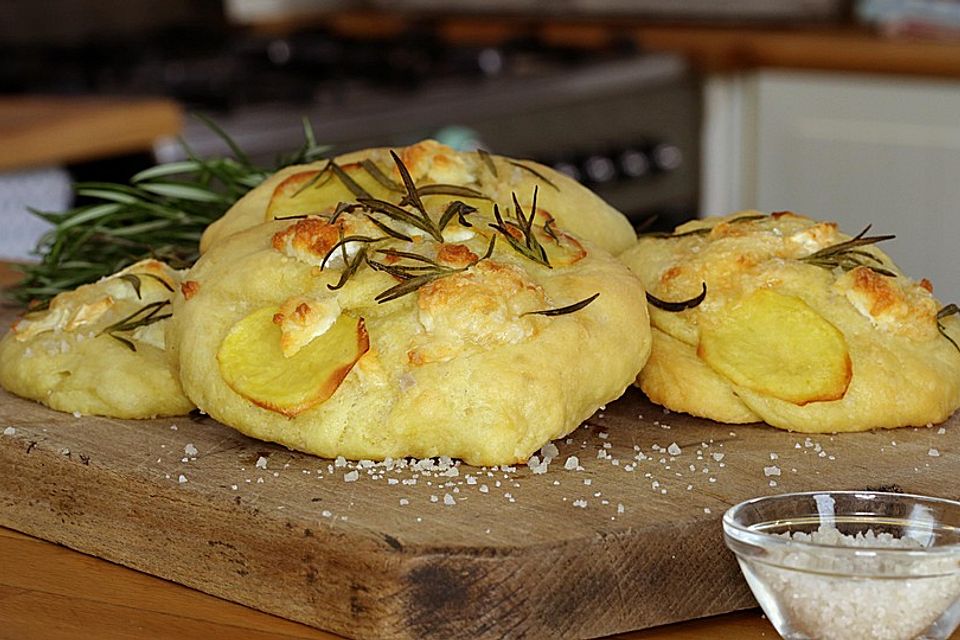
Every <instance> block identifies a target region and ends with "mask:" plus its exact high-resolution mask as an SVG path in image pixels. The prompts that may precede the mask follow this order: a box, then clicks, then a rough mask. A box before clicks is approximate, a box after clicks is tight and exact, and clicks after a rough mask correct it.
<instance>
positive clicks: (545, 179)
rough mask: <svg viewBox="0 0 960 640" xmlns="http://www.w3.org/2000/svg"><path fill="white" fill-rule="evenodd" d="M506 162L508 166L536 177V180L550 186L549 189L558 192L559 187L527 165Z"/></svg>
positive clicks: (513, 161) (514, 161)
mask: <svg viewBox="0 0 960 640" xmlns="http://www.w3.org/2000/svg"><path fill="white" fill-rule="evenodd" d="M507 162H509V163H510V164H512V165H513V166H515V167H519V168H520V169H523V170H524V171H526V172H528V173H531V174H533V175H534V176H536V177H537V178H539V179H541V180H543V181H544V182H546V183H547V184H548V185H550V186H551V187H553V188H554V189H556V190H557V191H560V187H558V186H557V185H556V184H554V183H553V182H551V181H550V179H549V178H547V177H546V176H545V175H543V174H542V173H540V172H539V171H537V170H536V169H534V168H533V167H528V166H527V165H525V164H523V163H522V162H517V161H516V160H507Z"/></svg>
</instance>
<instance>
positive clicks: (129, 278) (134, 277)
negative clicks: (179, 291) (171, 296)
mask: <svg viewBox="0 0 960 640" xmlns="http://www.w3.org/2000/svg"><path fill="white" fill-rule="evenodd" d="M141 276H143V277H146V278H151V279H153V280H156V281H157V282H159V283H160V284H162V285H163V288H164V289H166V290H167V291H169V292H170V293H173V287H171V286H170V284H169V283H168V282H167V281H166V280H164V279H163V278H161V277H160V276H158V275H154V274H152V273H125V274H123V275H122V276H119V277H120V279H121V280H124V281H126V282H129V283H130V286H131V287H133V290H134V292H136V294H137V300H143V296H141V295H140V286H141V280H140V277H141Z"/></svg>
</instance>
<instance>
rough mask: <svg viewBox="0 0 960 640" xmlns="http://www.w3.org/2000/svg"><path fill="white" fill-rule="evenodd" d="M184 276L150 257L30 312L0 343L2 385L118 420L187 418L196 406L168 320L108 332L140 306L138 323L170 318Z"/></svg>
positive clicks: (53, 403)
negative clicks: (172, 347) (180, 372)
mask: <svg viewBox="0 0 960 640" xmlns="http://www.w3.org/2000/svg"><path fill="white" fill-rule="evenodd" d="M180 275H181V272H178V271H175V270H173V269H171V268H170V267H168V266H167V265H166V264H164V263H162V262H159V261H157V260H143V261H141V262H138V263H136V264H134V265H131V266H130V267H127V268H126V269H124V270H122V271H120V272H118V273H116V274H114V275H111V276H108V277H106V278H103V279H102V280H100V281H99V282H96V283H93V284H88V285H84V286H81V287H79V288H77V289H75V290H73V291H68V292H65V293H61V294H60V295H58V296H56V297H55V298H54V299H53V300H52V301H51V303H50V306H49V308H48V309H47V310H44V311H38V312H33V313H27V314H26V315H25V316H24V317H23V318H21V319H20V320H18V321H17V322H16V323H15V324H14V326H13V328H12V329H11V331H10V332H9V333H7V335H6V336H4V338H3V339H2V340H0V385H2V386H3V387H4V388H5V389H7V390H8V391H10V392H11V393H15V394H17V395H19V396H23V397H25V398H30V399H32V400H36V401H37V402H41V403H43V404H45V405H47V406H49V407H51V408H53V409H58V410H60V411H68V412H78V413H81V414H93V415H104V416H111V417H115V418H152V417H156V416H165V415H180V414H184V413H188V412H189V411H190V410H191V409H192V408H193V404H192V403H191V402H190V401H189V400H188V399H187V397H186V396H185V395H184V394H183V390H182V389H181V388H180V382H179V380H178V378H177V376H176V374H175V371H174V369H173V367H172V366H171V364H170V361H169V360H168V358H167V356H166V354H165V352H164V324H166V322H167V320H163V319H161V320H159V321H156V322H141V323H140V324H143V326H140V327H137V328H134V329H131V330H118V331H111V330H109V329H108V328H109V327H110V326H112V325H115V324H116V323H118V322H120V321H122V320H123V319H124V318H129V317H130V316H131V315H132V314H135V313H137V312H138V311H139V310H141V309H146V311H144V312H143V313H140V314H139V315H137V316H135V317H134V318H133V319H132V320H131V322H136V321H137V320H138V319H139V320H143V319H144V318H146V317H147V316H148V314H150V313H151V312H154V316H153V317H154V318H158V317H162V316H165V315H167V314H168V313H169V300H170V298H171V297H172V295H173V291H174V290H176V289H178V288H179V286H180Z"/></svg>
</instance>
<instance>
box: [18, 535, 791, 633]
mask: <svg viewBox="0 0 960 640" xmlns="http://www.w3.org/2000/svg"><path fill="white" fill-rule="evenodd" d="M0 621H2V623H0V639H2V640H7V639H9V640H40V639H43V640H59V639H61V638H62V639H64V640H66V639H71V640H75V639H78V638H81V639H82V638H96V639H97V640H114V639H118V640H119V639H123V640H139V639H141V638H142V639H144V640H165V639H167V638H170V639H174V638H175V639H177V640H183V639H186V638H203V639H204V640H220V639H224V640H226V639H228V638H236V637H239V636H240V635H242V637H244V638H245V639H247V640H267V639H268V638H277V639H280V638H289V639H293V638H303V639H307V638H315V639H320V640H323V639H325V640H334V639H338V638H340V636H336V635H333V634H331V633H327V632H325V631H320V630H317V629H313V628H311V627H307V626H305V625H302V624H299V623H296V622H291V621H289V620H284V619H282V618H278V617H276V616H272V615H269V614H266V613H261V612H259V611H255V610H253V609H249V608H247V607H244V606H242V605H239V604H235V603H233V602H228V601H226V600H221V599H219V598H215V597H214V596H210V595H207V594H205V593H201V592H199V591H194V590H193V589H190V588H188V587H184V586H182V585H179V584H176V583H173V582H168V581H166V580H161V579H160V578H155V577H153V576H150V575H147V574H145V573H140V572H138V571H133V570H131V569H127V568H125V567H121V566H119V565H115V564H112V563H110V562H107V561H106V560H101V559H99V558H94V557H92V556H87V555H84V554H81V553H77V552H76V551H72V550H70V549H67V548H65V547H61V546H58V545H55V544H51V543H49V542H45V541H43V540H38V539H37V538H33V537H30V536H26V535H23V534H21V533H18V532H16V531H12V530H10V529H6V528H3V527H0ZM615 637H616V638H619V639H622V640H679V639H681V638H701V639H703V640H713V639H717V640H720V639H729V638H737V639H739V640H754V639H757V638H777V633H776V631H774V629H773V627H772V626H771V625H770V623H769V622H767V621H766V619H764V618H763V617H761V614H760V611H759V610H752V611H747V612H741V613H733V614H728V615H725V616H718V617H715V618H706V619H703V620H695V621H692V622H684V623H680V624H673V625H668V626H665V627H658V628H655V629H647V630H645V631H637V632H633V633H627V634H622V635H619V636H615Z"/></svg>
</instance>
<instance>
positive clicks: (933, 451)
mask: <svg viewBox="0 0 960 640" xmlns="http://www.w3.org/2000/svg"><path fill="white" fill-rule="evenodd" d="M927 455H928V456H930V457H931V458H939V457H940V450H939V449H932V448H931V449H930V450H929V451H927Z"/></svg>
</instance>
